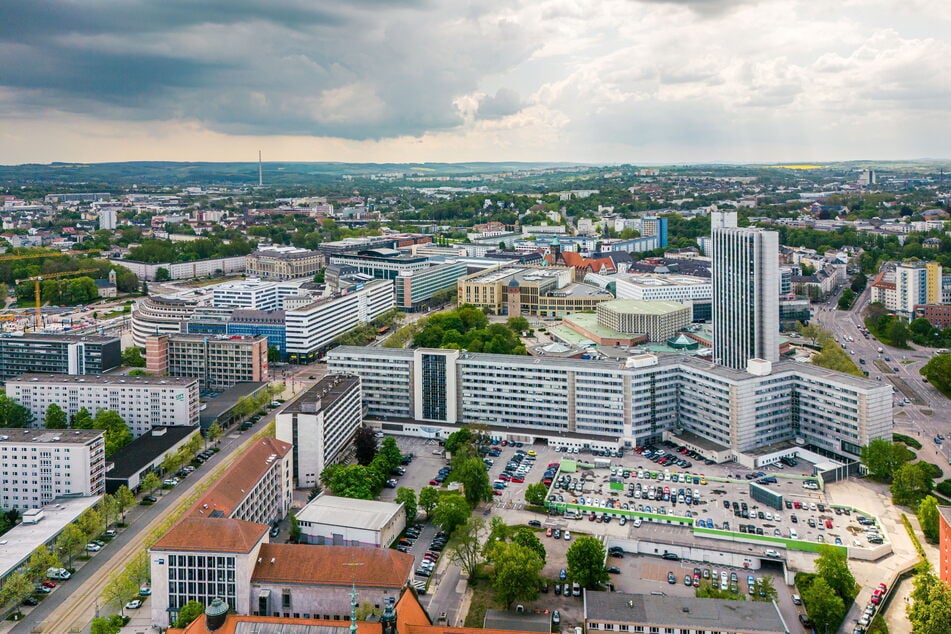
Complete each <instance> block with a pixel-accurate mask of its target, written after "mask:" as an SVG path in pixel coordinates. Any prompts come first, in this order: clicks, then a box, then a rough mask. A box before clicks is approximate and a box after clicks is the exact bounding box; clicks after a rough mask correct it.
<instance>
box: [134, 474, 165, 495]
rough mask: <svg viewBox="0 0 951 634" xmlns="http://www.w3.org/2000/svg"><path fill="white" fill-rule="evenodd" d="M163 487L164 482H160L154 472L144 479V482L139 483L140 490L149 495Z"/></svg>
mask: <svg viewBox="0 0 951 634" xmlns="http://www.w3.org/2000/svg"><path fill="white" fill-rule="evenodd" d="M160 486H162V481H161V480H159V477H158V475H156V474H155V472H154V471H149V472H148V473H146V474H145V475H144V476H143V477H142V481H141V482H140V483H139V488H141V489H142V490H143V491H147V492H148V493H149V494H151V493H153V492H154V491H155V489H157V488H159V487H160Z"/></svg>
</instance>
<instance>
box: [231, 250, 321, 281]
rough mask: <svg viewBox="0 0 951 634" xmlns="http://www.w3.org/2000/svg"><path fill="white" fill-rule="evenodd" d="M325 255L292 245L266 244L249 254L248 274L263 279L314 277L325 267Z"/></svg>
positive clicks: (247, 262) (246, 264)
mask: <svg viewBox="0 0 951 634" xmlns="http://www.w3.org/2000/svg"><path fill="white" fill-rule="evenodd" d="M324 263H325V260H324V255H323V254H322V253H320V252H318V251H308V250H307V249H299V248H297V247H291V246H264V247H259V248H258V250H257V251H255V252H254V253H251V254H249V255H248V256H247V259H246V263H245V270H246V273H247V275H249V276H254V277H259V278H261V279H263V280H279V281H284V280H292V279H295V278H300V277H313V276H314V275H316V274H317V272H318V271H320V269H321V268H323V266H324Z"/></svg>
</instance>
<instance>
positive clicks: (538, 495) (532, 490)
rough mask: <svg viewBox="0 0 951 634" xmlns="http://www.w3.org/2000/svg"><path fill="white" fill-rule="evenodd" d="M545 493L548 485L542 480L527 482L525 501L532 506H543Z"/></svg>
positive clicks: (546, 493)
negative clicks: (532, 482) (533, 482)
mask: <svg viewBox="0 0 951 634" xmlns="http://www.w3.org/2000/svg"><path fill="white" fill-rule="evenodd" d="M547 495H548V487H547V486H545V484H544V483H543V482H538V483H536V484H529V485H528V486H527V487H526V488H525V501H526V502H528V503H529V504H531V505H532V506H544V504H545V496H547Z"/></svg>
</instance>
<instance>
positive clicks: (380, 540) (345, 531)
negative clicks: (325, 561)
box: [297, 495, 406, 548]
mask: <svg viewBox="0 0 951 634" xmlns="http://www.w3.org/2000/svg"><path fill="white" fill-rule="evenodd" d="M297 521H298V523H299V525H300V530H301V541H303V542H306V543H308V544H332V545H334V546H375V547H377V548H388V547H389V546H390V545H391V544H392V543H393V542H394V541H396V538H397V537H398V536H399V534H400V533H401V532H403V529H404V528H405V527H406V511H405V510H404V509H403V505H402V504H393V503H391V502H376V501H373V500H356V499H351V498H341V497H334V496H332V495H321V496H318V497H316V498H314V500H313V501H311V502H310V503H309V504H308V505H307V506H305V507H304V508H302V509H301V510H300V512H299V513H298V514H297Z"/></svg>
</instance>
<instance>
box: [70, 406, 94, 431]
mask: <svg viewBox="0 0 951 634" xmlns="http://www.w3.org/2000/svg"><path fill="white" fill-rule="evenodd" d="M92 428H93V427H92V414H90V413H89V410H88V409H86V408H85V407H80V408H79V411H78V412H76V413H75V414H74V415H73V429H92Z"/></svg>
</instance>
